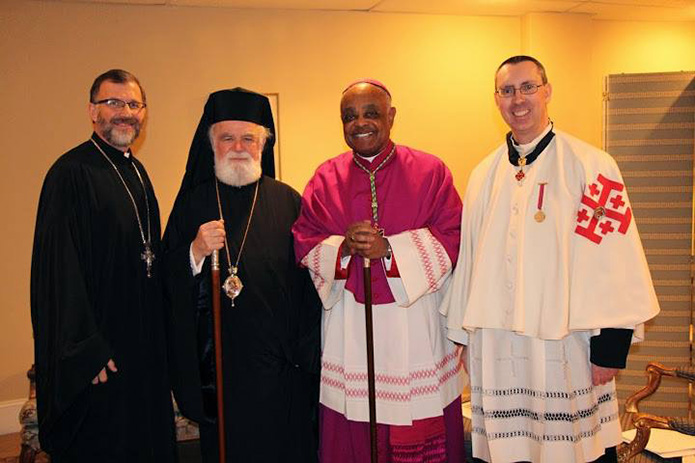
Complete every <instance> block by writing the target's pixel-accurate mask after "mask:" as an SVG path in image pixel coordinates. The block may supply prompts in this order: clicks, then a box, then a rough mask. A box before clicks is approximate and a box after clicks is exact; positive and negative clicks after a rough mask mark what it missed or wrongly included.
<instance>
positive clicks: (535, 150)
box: [507, 122, 555, 166]
mask: <svg viewBox="0 0 695 463" xmlns="http://www.w3.org/2000/svg"><path fill="white" fill-rule="evenodd" d="M554 136H555V132H553V123H552V122H551V123H549V124H548V126H547V127H546V128H545V130H543V132H541V134H540V135H538V136H537V137H536V138H535V139H534V140H532V141H531V142H530V143H525V144H522V145H519V144H517V143H516V140H514V137H513V136H512V132H509V133H507V154H508V156H509V162H510V163H511V164H512V165H513V166H528V165H529V164H531V163H532V162H533V161H535V160H536V158H538V156H540V154H541V153H542V152H543V151H544V150H545V148H547V146H548V144H549V143H550V141H551V140H552V139H553V137H554ZM526 153H528V154H526ZM524 154H525V156H524ZM520 160H521V162H520Z"/></svg>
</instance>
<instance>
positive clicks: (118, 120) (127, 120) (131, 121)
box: [110, 116, 139, 127]
mask: <svg viewBox="0 0 695 463" xmlns="http://www.w3.org/2000/svg"><path fill="white" fill-rule="evenodd" d="M110 122H111V123H112V124H128V125H132V126H133V127H135V126H137V125H139V123H138V120H137V119H136V118H134V117H122V116H117V117H114V118H112V119H111V121H110Z"/></svg>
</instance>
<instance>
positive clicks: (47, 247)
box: [31, 69, 175, 463]
mask: <svg viewBox="0 0 695 463" xmlns="http://www.w3.org/2000/svg"><path fill="white" fill-rule="evenodd" d="M89 96H90V103H89V106H88V113H89V116H90V118H91V120H92V124H93V127H94V133H92V136H91V138H90V139H89V140H87V141H86V142H84V143H82V144H81V145H79V146H77V147H75V148H73V149H71V150H70V151H68V152H67V153H65V154H64V155H63V156H61V157H60V158H59V159H58V160H57V161H56V162H55V164H54V165H53V166H52V167H51V169H50V170H49V172H48V174H47V175H46V179H45V181H44V185H43V189H42V191H41V198H40V200H39V208H38V214H37V220H36V231H35V237H34V251H33V256H32V269H31V316H32V324H33V329H34V340H35V360H36V398H37V407H38V418H39V439H40V442H41V447H42V449H43V450H44V451H46V452H48V453H49V454H50V455H51V461H52V462H53V463H64V462H96V461H98V462H113V463H116V462H118V463H123V462H129V463H150V462H164V463H167V462H173V461H175V446H174V432H173V431H174V428H173V425H174V421H173V412H172V405H171V395H170V392H169V391H170V386H169V381H168V374H167V361H166V344H165V335H164V319H163V313H162V311H163V309H162V307H163V305H162V297H161V280H160V262H161V253H160V247H161V245H160V221H159V208H158V206H157V199H156V198H155V194H154V189H153V188H152V183H151V182H150V179H149V177H148V176H147V172H146V171H145V167H144V166H143V165H142V163H140V161H139V160H137V159H135V156H134V155H133V153H132V150H131V147H132V145H133V143H134V142H135V140H136V139H137V137H138V135H139V134H140V128H141V125H142V123H143V121H144V119H145V114H146V111H145V108H146V102H145V101H146V100H145V92H144V90H143V89H142V87H141V85H140V83H139V82H138V80H137V78H135V76H134V75H132V74H131V73H129V72H127V71H123V70H120V69H112V70H110V71H107V72H105V73H104V74H102V75H100V76H99V77H97V78H96V80H95V81H94V83H93V85H92V88H91V90H90V95H89Z"/></svg>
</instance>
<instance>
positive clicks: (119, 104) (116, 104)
mask: <svg viewBox="0 0 695 463" xmlns="http://www.w3.org/2000/svg"><path fill="white" fill-rule="evenodd" d="M93 104H105V105H106V106H108V107H109V108H111V109H115V110H118V111H120V110H122V109H123V108H125V107H126V105H128V107H129V108H130V110H131V111H135V112H138V111H141V110H142V109H143V108H146V107H147V104H146V103H140V102H139V101H135V100H133V101H123V100H119V99H118V98H107V99H105V100H99V101H95V102H94V103H93Z"/></svg>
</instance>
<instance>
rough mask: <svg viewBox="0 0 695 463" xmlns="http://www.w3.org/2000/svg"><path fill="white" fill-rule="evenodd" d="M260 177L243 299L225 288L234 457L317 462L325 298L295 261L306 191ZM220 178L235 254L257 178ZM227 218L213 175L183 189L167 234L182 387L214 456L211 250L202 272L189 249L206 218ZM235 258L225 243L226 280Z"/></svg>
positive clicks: (177, 378)
mask: <svg viewBox="0 0 695 463" xmlns="http://www.w3.org/2000/svg"><path fill="white" fill-rule="evenodd" d="M260 182H261V183H260V186H259V192H258V199H257V204H256V208H255V211H254V213H253V218H252V221H251V226H250V228H249V232H248V237H247V239H246V244H245V247H244V250H243V254H242V256H241V260H240V263H239V273H238V276H239V278H240V279H241V281H242V283H243V285H244V288H243V290H242V291H241V294H240V295H239V296H238V297H237V298H236V300H235V306H234V307H231V300H230V299H229V298H228V297H227V296H226V295H224V294H222V295H221V301H222V325H223V326H222V337H223V342H222V344H223V367H224V400H225V427H226V434H227V435H226V447H227V461H229V462H244V463H246V462H263V463H275V462H297V463H311V462H314V461H316V460H317V456H316V451H317V447H316V446H317V408H318V386H319V368H320V366H319V358H320V353H319V352H320V347H319V338H320V334H319V333H320V318H321V303H320V300H319V299H318V296H317V294H316V292H315V290H314V286H313V284H312V282H311V280H310V278H309V274H308V272H307V270H306V269H303V268H299V267H297V265H296V264H295V258H294V248H293V245H292V243H293V241H292V234H291V231H290V229H291V227H292V224H293V223H294V221H295V219H296V218H297V215H298V214H299V207H300V201H301V200H300V196H299V194H298V193H297V192H295V191H294V190H293V189H292V188H290V187H289V186H287V185H285V184H283V183H280V182H278V181H276V180H274V179H272V178H269V177H265V176H264V177H262V179H261V181H260ZM219 187H220V195H221V203H222V208H223V213H224V220H225V228H226V231H227V239H228V242H229V246H230V250H229V251H230V254H231V259H232V261H233V262H235V261H236V257H237V253H238V250H239V246H240V244H241V241H242V237H243V234H244V230H245V229H246V224H247V220H248V216H249V211H250V209H251V203H252V202H253V195H254V189H255V183H252V184H251V185H247V186H244V187H240V188H237V187H231V186H227V185H224V184H222V183H220V184H219ZM218 218H219V212H218V206H217V198H216V194H215V183H214V180H209V181H207V182H204V183H202V184H200V185H198V186H196V187H194V188H193V189H191V190H190V191H188V192H187V193H185V194H183V195H182V196H181V197H180V198H179V199H177V202H176V204H175V205H174V210H173V212H172V214H171V216H170V218H169V223H168V225H167V230H166V232H165V234H164V242H165V246H166V248H167V250H168V251H167V255H166V259H167V264H166V265H167V272H168V276H167V293H168V296H169V297H168V298H169V304H170V306H171V314H170V315H171V325H170V326H171V331H170V332H171V335H170V341H171V346H172V349H171V352H172V353H171V365H172V373H173V376H172V378H173V379H172V382H173V387H174V393H175V395H176V399H177V402H178V404H179V406H180V408H181V410H182V412H183V414H184V415H186V416H188V417H189V418H191V419H193V420H195V421H198V422H199V423H200V424H201V445H202V452H203V455H204V461H210V462H212V461H216V460H215V458H217V457H216V452H217V448H216V447H217V442H216V439H217V431H216V429H217V428H216V424H215V423H216V422H215V419H214V418H215V416H216V413H217V412H216V398H215V373H214V350H213V349H214V346H213V338H212V309H211V305H212V302H211V299H210V288H211V283H210V259H209V258H207V259H206V262H205V264H204V266H203V270H202V272H201V273H200V274H199V275H197V276H196V277H193V276H192V271H191V266H190V257H189V250H190V244H191V242H192V241H193V240H194V239H195V236H196V233H197V230H198V227H199V226H200V225H202V224H203V223H206V222H209V221H211V220H217V219H218ZM227 262H228V260H227V254H226V252H225V251H224V249H222V250H220V267H221V271H220V274H221V280H222V281H224V279H225V278H226V277H227V276H228V264H227Z"/></svg>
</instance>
